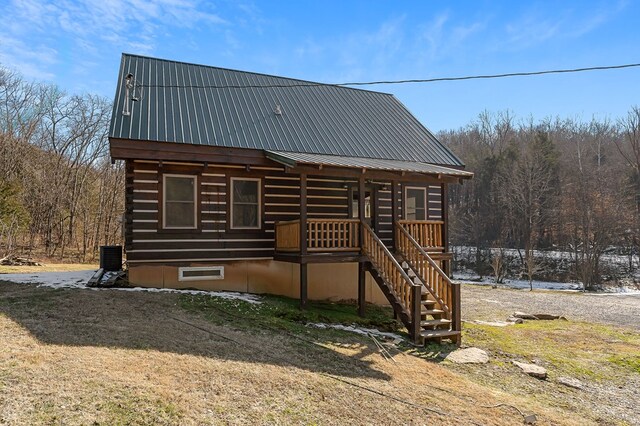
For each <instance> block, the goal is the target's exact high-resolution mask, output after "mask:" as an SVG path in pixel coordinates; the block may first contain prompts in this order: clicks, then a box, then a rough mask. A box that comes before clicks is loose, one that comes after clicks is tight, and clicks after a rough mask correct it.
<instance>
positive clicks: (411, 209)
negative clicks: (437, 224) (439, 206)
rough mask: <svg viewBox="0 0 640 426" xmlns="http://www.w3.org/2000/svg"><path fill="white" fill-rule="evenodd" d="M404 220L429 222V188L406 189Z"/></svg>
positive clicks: (410, 187) (411, 187)
mask: <svg viewBox="0 0 640 426" xmlns="http://www.w3.org/2000/svg"><path fill="white" fill-rule="evenodd" d="M404 218H405V219H407V220H427V188H421V187H415V186H406V187H405V188H404Z"/></svg>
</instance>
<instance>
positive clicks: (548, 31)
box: [497, 1, 627, 50]
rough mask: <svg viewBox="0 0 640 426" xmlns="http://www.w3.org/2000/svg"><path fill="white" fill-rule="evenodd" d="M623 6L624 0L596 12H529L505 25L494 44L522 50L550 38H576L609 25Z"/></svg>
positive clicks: (624, 4)
mask: <svg viewBox="0 0 640 426" xmlns="http://www.w3.org/2000/svg"><path fill="white" fill-rule="evenodd" d="M626 5H627V3H626V1H619V2H618V3H616V4H614V5H612V4H610V3H608V2H607V3H605V4H604V6H603V7H602V8H599V9H598V8H588V9H587V8H581V9H579V10H573V9H568V10H557V9H554V10H552V13H551V14H549V11H548V10H545V11H541V10H537V9H530V10H527V11H525V13H524V15H523V16H520V17H518V18H517V19H515V20H513V21H512V22H510V23H507V24H506V25H505V27H504V30H505V37H504V38H503V40H502V41H501V42H499V43H497V47H499V48H500V49H508V50H523V49H527V48H529V47H532V46H536V45H539V44H542V43H544V42H546V41H548V40H552V39H572V38H579V37H582V36H584V35H586V34H588V33H591V32H593V31H595V30H596V29H598V28H600V27H601V26H602V25H604V24H606V23H607V22H609V21H610V20H611V19H613V18H614V17H615V16H616V15H618V14H619V13H620V12H622V11H623V10H624V9H625V7H626ZM549 15H550V16H549Z"/></svg>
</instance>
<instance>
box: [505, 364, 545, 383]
mask: <svg viewBox="0 0 640 426" xmlns="http://www.w3.org/2000/svg"><path fill="white" fill-rule="evenodd" d="M513 363H514V364H515V365H516V366H518V367H520V369H521V370H522V372H523V373H527V374H528V375H530V376H531V377H535V378H537V379H543V380H544V379H546V378H547V370H546V368H544V367H540V366H539V365H535V364H527V363H525V362H518V361H513Z"/></svg>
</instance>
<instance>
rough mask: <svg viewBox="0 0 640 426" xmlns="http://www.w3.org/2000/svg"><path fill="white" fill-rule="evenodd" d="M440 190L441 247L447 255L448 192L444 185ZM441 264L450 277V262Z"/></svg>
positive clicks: (446, 261) (445, 261) (443, 184)
mask: <svg viewBox="0 0 640 426" xmlns="http://www.w3.org/2000/svg"><path fill="white" fill-rule="evenodd" d="M440 188H441V190H440V191H441V192H440V200H441V202H442V221H443V222H444V225H442V246H443V247H444V252H445V253H449V196H448V195H449V194H448V192H449V191H448V187H447V184H446V183H442V185H441V187H440ZM442 264H443V265H442V266H444V268H442V269H443V272H444V273H445V274H447V276H451V261H450V260H444V261H443V262H442Z"/></svg>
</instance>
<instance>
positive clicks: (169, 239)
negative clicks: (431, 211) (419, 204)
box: [125, 160, 390, 264]
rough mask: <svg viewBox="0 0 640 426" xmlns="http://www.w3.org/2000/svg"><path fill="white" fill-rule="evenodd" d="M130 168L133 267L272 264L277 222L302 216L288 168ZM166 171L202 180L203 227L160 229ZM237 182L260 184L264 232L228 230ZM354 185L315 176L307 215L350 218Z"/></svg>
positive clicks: (296, 181)
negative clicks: (234, 179)
mask: <svg viewBox="0 0 640 426" xmlns="http://www.w3.org/2000/svg"><path fill="white" fill-rule="evenodd" d="M126 169H127V177H126V182H127V188H126V191H127V215H126V218H125V233H126V235H125V236H126V241H127V243H126V251H127V260H128V262H130V263H131V264H145V263H162V262H166V263H172V264H173V263H184V264H187V263H190V262H224V261H230V260H252V259H254V260H258V259H260V260H265V259H272V258H273V255H274V228H275V223H276V222H277V221H286V220H292V219H297V218H299V217H300V178H299V176H298V175H293V174H287V173H286V172H285V171H284V170H283V168H274V167H251V168H250V169H249V170H247V168H246V167H242V166H235V165H223V164H220V165H217V164H208V165H204V164H197V163H184V162H169V161H164V162H161V161H149V160H129V161H127V167H126ZM163 174H185V175H195V176H197V182H198V221H197V222H198V224H197V225H198V227H197V229H164V228H163V227H162V181H163ZM232 177H238V178H259V179H260V180H261V183H262V184H261V196H260V198H261V206H260V213H261V220H260V223H261V227H260V228H259V229H230V221H229V216H228V214H229V212H230V205H229V204H230V197H229V187H230V180H231V178H232ZM352 183H353V181H352V180H349V179H339V178H338V179H330V178H327V177H323V176H309V177H308V182H307V185H308V187H307V205H308V217H309V218H325V219H326V218H347V217H348V216H349V200H348V197H347V195H348V189H347V188H348V185H349V184H352ZM389 206H390V201H389ZM389 208H390V207H389Z"/></svg>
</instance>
